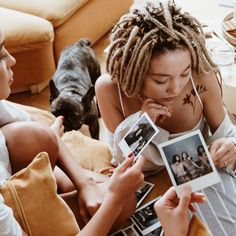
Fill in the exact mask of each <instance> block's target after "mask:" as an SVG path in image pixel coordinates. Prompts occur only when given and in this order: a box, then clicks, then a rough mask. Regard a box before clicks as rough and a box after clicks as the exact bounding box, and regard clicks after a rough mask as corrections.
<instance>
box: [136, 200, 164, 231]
mask: <svg viewBox="0 0 236 236" xmlns="http://www.w3.org/2000/svg"><path fill="white" fill-rule="evenodd" d="M159 198H160V197H158V198H155V199H153V200H152V201H150V202H148V203H147V204H145V205H144V206H142V207H140V208H138V209H136V211H135V213H134V214H133V215H132V216H131V220H132V221H133V223H134V225H135V226H136V228H137V231H139V232H140V233H141V235H148V234H150V233H151V232H154V231H155V230H156V229H158V228H160V227H161V223H160V221H159V220H158V218H157V216H156V213H155V210H154V204H155V202H156V201H157V200H158V199H159Z"/></svg>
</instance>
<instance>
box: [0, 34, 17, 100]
mask: <svg viewBox="0 0 236 236" xmlns="http://www.w3.org/2000/svg"><path fill="white" fill-rule="evenodd" d="M15 64H16V61H15V59H14V57H12V56H11V55H10V54H9V53H8V51H7V50H6V49H5V48H4V36H3V33H2V32H1V31H0V100H2V99H6V98H7V97H8V96H9V95H10V92H11V89H10V86H11V84H12V82H13V72H12V70H11V67H12V66H14V65H15Z"/></svg>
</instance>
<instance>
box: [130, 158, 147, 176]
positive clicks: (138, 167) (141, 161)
mask: <svg viewBox="0 0 236 236" xmlns="http://www.w3.org/2000/svg"><path fill="white" fill-rule="evenodd" d="M145 161H146V159H145V157H144V156H142V155H141V156H139V157H138V160H137V161H136V162H135V164H134V165H133V166H132V168H135V169H136V170H137V171H140V172H141V171H142V170H143V166H144V163H145Z"/></svg>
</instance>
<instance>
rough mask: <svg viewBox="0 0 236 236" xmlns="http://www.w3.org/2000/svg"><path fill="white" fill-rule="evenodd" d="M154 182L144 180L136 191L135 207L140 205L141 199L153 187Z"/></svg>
mask: <svg viewBox="0 0 236 236" xmlns="http://www.w3.org/2000/svg"><path fill="white" fill-rule="evenodd" d="M153 187H154V184H152V183H150V182H147V181H144V182H143V184H142V185H141V186H140V187H139V188H138V190H137V191H136V193H135V194H136V198H137V207H139V206H140V204H141V203H142V201H143V200H144V199H145V197H146V196H147V195H148V193H149V192H150V191H151V190H152V189H153Z"/></svg>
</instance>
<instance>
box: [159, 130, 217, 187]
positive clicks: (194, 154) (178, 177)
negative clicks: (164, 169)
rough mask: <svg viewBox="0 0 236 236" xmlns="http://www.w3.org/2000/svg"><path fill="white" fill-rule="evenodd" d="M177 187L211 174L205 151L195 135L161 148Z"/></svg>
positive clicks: (211, 170)
mask: <svg viewBox="0 0 236 236" xmlns="http://www.w3.org/2000/svg"><path fill="white" fill-rule="evenodd" d="M163 151H164V153H165V156H166V158H167V161H168V163H169V166H170V169H171V171H172V173H173V176H174V178H175V182H176V184H177V185H180V184H183V183H186V182H188V181H191V180H193V179H196V178H199V177H201V176H204V175H206V174H209V173H211V172H213V169H212V167H211V165H210V162H209V159H208V156H207V154H206V150H205V148H204V146H203V145H202V142H201V139H200V137H199V136H198V135H197V134H196V135H193V136H191V137H189V138H186V139H183V140H180V141H178V142H174V143H171V144H169V145H168V146H165V147H163Z"/></svg>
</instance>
